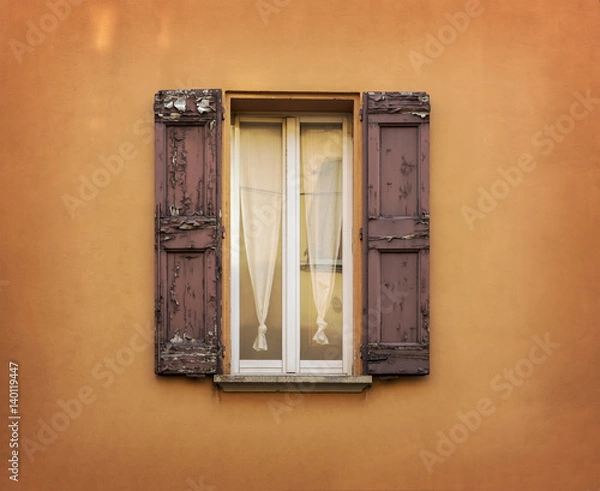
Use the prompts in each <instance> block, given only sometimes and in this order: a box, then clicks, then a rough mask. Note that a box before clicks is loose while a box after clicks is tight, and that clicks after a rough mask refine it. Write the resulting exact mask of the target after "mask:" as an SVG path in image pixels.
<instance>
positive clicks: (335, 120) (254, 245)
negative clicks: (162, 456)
mask: <svg viewBox="0 0 600 491" xmlns="http://www.w3.org/2000/svg"><path fill="white" fill-rule="evenodd" d="M232 142H233V151H232V155H233V158H232V160H231V162H232V165H231V212H230V215H231V268H230V271H231V315H230V319H231V338H232V373H270V374H298V373H312V374H316V373H324V374H346V375H351V374H352V362H353V357H352V337H353V336H352V334H353V327H352V326H353V323H352V292H353V282H352V222H353V219H352V216H353V206H352V169H353V166H352V139H351V119H350V117H349V116H345V115H340V116H337V115H311V116H289V115H286V116H279V117H274V116H267V117H265V116H262V117H260V116H238V117H237V118H236V120H235V126H234V133H233V140H232ZM267 326H268V327H267Z"/></svg>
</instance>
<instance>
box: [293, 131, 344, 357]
mask: <svg viewBox="0 0 600 491" xmlns="http://www.w3.org/2000/svg"><path fill="white" fill-rule="evenodd" d="M300 149H301V150H300V151H301V166H302V169H301V175H302V187H303V192H304V197H305V206H306V214H305V216H306V220H305V222H306V224H305V225H306V238H307V242H308V261H309V265H310V276H311V283H312V293H313V301H314V304H315V308H316V311H317V319H316V324H317V332H316V333H315V335H314V336H313V338H312V339H313V341H314V342H315V343H317V344H321V345H324V344H329V339H328V338H327V335H326V334H325V328H326V327H327V322H326V321H325V316H326V314H327V311H328V310H329V306H330V304H331V298H332V295H333V289H334V287H335V277H336V263H337V257H338V250H339V247H340V237H341V229H342V131H341V128H340V127H339V126H336V125H322V124H319V125H316V124H310V125H308V124H307V125H303V126H302V130H301V143H300Z"/></svg>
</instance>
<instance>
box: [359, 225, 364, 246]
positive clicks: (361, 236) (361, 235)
mask: <svg viewBox="0 0 600 491" xmlns="http://www.w3.org/2000/svg"><path fill="white" fill-rule="evenodd" d="M358 236H359V238H360V240H361V242H362V240H363V229H362V227H360V230H359V231H358Z"/></svg>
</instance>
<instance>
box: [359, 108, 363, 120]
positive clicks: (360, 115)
mask: <svg viewBox="0 0 600 491" xmlns="http://www.w3.org/2000/svg"><path fill="white" fill-rule="evenodd" d="M358 115H359V117H360V120H361V121H362V120H363V108H362V107H361V108H360V111H358Z"/></svg>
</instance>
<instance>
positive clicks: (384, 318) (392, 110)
mask: <svg viewBox="0 0 600 491" xmlns="http://www.w3.org/2000/svg"><path fill="white" fill-rule="evenodd" d="M429 113H430V104H429V96H428V95H427V94H425V93H424V92H369V93H366V94H365V95H364V99H363V120H364V124H363V127H364V150H365V153H364V165H365V168H364V180H365V181H366V182H365V197H364V200H365V201H364V203H365V206H364V208H365V216H364V221H363V222H364V223H363V236H364V239H363V245H364V265H365V282H364V288H365V291H364V292H363V293H364V295H363V298H364V300H365V305H364V317H365V334H364V336H365V343H364V344H363V347H362V357H363V363H364V367H365V372H366V373H367V374H371V375H425V374H428V373H429Z"/></svg>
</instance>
